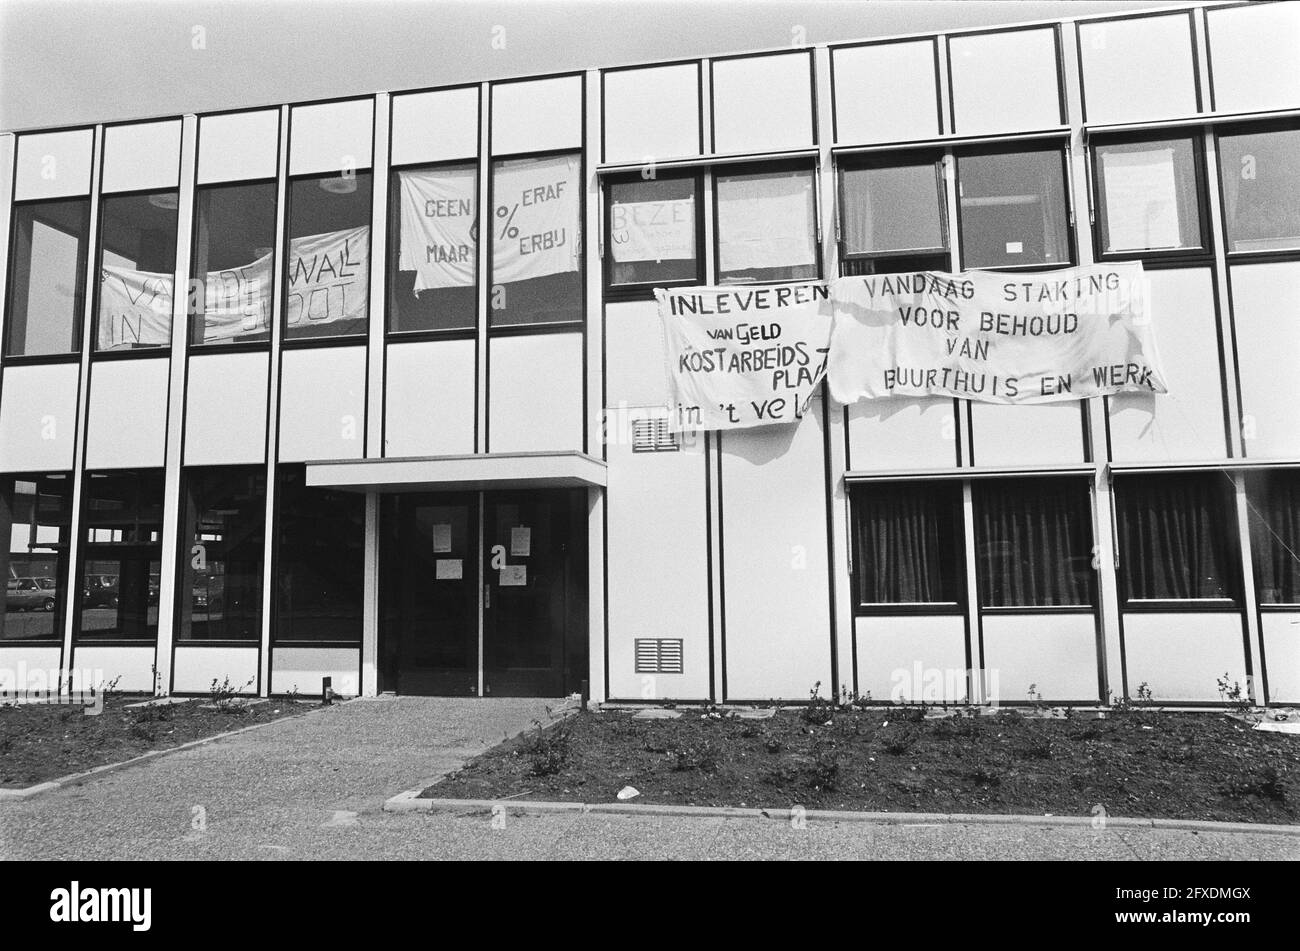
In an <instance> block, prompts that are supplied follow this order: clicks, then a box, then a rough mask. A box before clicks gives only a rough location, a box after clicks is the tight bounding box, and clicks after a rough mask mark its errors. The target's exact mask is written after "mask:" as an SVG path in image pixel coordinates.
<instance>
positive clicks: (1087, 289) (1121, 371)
mask: <svg viewBox="0 0 1300 951" xmlns="http://www.w3.org/2000/svg"><path fill="white" fill-rule="evenodd" d="M832 287H833V291H832V293H833V297H834V302H835V332H834V336H833V341H832V346H831V352H830V359H829V362H828V369H827V380H828V382H829V383H830V389H831V393H832V395H833V396H834V397H835V399H836V400H838V401H839V402H841V403H852V402H854V401H855V400H858V399H863V398H866V399H877V398H880V397H889V396H954V397H958V398H961V399H971V400H979V401H981V402H988V403H1049V402H1055V401H1060V400H1080V399H1087V398H1089V397H1094V396H1104V395H1108V394H1111V393H1119V392H1124V391H1140V392H1151V393H1165V392H1167V388H1166V386H1165V381H1164V374H1163V372H1162V371H1161V368H1160V361H1159V357H1158V355H1157V353H1156V348H1155V339H1154V337H1153V335H1152V330H1151V321H1150V319H1149V316H1148V301H1147V296H1146V290H1145V289H1146V280H1145V278H1144V277H1143V275H1142V266H1141V264H1138V263H1124V264H1094V265H1087V266H1084V267H1075V268H1065V269H1061V270H1056V271H1051V272H1043V273H1037V274H1018V273H1005V272H997V271H966V272H962V273H958V274H945V273H941V272H937V271H921V272H917V273H913V274H886V275H878V276H874V277H846V278H840V279H839V280H837V281H835V282H834V283H833V285H832Z"/></svg>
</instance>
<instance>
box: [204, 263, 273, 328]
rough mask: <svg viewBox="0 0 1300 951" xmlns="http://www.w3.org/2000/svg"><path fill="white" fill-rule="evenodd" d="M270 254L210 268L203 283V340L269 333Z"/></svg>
mask: <svg viewBox="0 0 1300 951" xmlns="http://www.w3.org/2000/svg"><path fill="white" fill-rule="evenodd" d="M272 261H273V256H272V255H270V254H264V255H262V256H261V257H260V258H258V259H257V260H256V261H253V262H252V263H251V264H244V265H241V266H239V267H228V268H223V269H221V270H220V271H209V272H208V279H207V283H206V284H204V286H203V342H204V343H212V342H213V341H215V340H229V339H233V338H235V337H240V336H242V335H244V334H253V333H270V332H271V288H272V286H273V283H272V281H273V277H274V275H272V273H271V265H272Z"/></svg>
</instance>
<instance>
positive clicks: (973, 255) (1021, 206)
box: [957, 148, 1070, 268]
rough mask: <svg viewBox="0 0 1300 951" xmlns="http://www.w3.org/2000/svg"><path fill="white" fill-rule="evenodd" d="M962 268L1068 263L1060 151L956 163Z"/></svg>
mask: <svg viewBox="0 0 1300 951" xmlns="http://www.w3.org/2000/svg"><path fill="white" fill-rule="evenodd" d="M957 181H958V194H959V195H960V196H961V200H960V215H961V252H962V266H963V267H967V268H975V267H991V268H997V267H1015V266H1017V265H1025V264H1028V265H1032V264H1055V265H1065V264H1069V263H1070V250H1069V249H1070V244H1069V226H1070V221H1069V214H1068V210H1067V207H1066V202H1065V166H1064V156H1063V154H1062V152H1061V150H1060V149H1056V148H1052V149H1041V150H1035V151H1031V152H997V153H984V154H975V155H963V156H961V157H959V158H958V159H957Z"/></svg>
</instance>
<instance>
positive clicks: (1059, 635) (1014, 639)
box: [982, 614, 1101, 704]
mask: <svg viewBox="0 0 1300 951" xmlns="http://www.w3.org/2000/svg"><path fill="white" fill-rule="evenodd" d="M982 624H983V629H984V679H985V684H986V689H987V690H988V699H989V700H996V701H997V702H999V703H1004V704H1008V703H1025V702H1027V701H1028V700H1029V687H1030V685H1031V684H1032V685H1034V687H1035V690H1036V691H1037V693H1038V695H1039V696H1041V697H1042V698H1043V699H1044V700H1046V701H1049V702H1051V701H1063V700H1088V701H1092V702H1094V703H1095V702H1096V701H1098V700H1099V699H1100V696H1099V694H1100V689H1101V687H1100V684H1099V682H1098V680H1097V619H1096V617H1095V616H1094V615H1091V614H1040V615H1033V614H986V615H984V617H983V620H982Z"/></svg>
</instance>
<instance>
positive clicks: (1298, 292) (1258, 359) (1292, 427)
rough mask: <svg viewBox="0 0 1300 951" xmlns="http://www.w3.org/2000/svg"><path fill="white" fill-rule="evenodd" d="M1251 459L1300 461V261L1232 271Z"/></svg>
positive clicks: (1244, 431) (1245, 431) (1244, 423)
mask: <svg viewBox="0 0 1300 951" xmlns="http://www.w3.org/2000/svg"><path fill="white" fill-rule="evenodd" d="M1232 309H1233V321H1234V323H1235V325H1236V329H1237V372H1238V374H1239V375H1240V379H1241V416H1242V423H1241V429H1242V436H1243V438H1244V439H1245V441H1246V455H1247V456H1252V457H1255V458H1258V459H1268V458H1281V457H1287V456H1300V377H1297V375H1296V374H1295V373H1294V372H1289V371H1283V372H1279V370H1280V369H1281V368H1284V367H1285V368H1289V367H1300V262H1286V263H1279V264H1249V265H1239V266H1237V267H1234V268H1233V269H1232Z"/></svg>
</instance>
